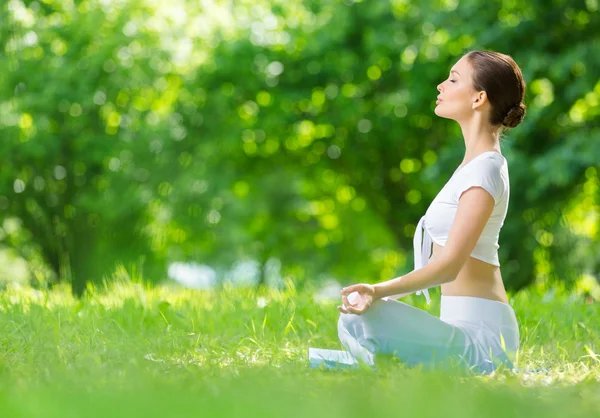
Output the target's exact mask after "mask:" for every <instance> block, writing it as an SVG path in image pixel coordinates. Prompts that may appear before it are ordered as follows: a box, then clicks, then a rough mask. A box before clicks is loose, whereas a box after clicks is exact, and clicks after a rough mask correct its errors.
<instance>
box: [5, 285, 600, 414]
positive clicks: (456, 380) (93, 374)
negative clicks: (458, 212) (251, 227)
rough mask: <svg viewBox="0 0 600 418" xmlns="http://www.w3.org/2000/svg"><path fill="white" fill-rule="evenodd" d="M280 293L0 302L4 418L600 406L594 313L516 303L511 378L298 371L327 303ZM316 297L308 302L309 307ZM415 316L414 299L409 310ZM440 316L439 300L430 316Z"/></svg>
mask: <svg viewBox="0 0 600 418" xmlns="http://www.w3.org/2000/svg"><path fill="white" fill-rule="evenodd" d="M314 295H315V292H314V291H311V290H305V291H301V292H298V291H297V290H296V288H295V287H294V286H293V284H292V283H291V282H287V284H286V287H285V288H284V289H283V290H268V291H267V290H262V291H255V290H253V289H236V288H232V287H225V288H224V289H220V290H211V291H206V290H202V291H200V290H189V289H181V288H177V287H168V286H165V287H154V288H153V287H148V286H145V285H143V284H140V283H133V282H127V281H116V282H114V283H112V284H110V285H107V286H101V287H98V288H91V289H90V292H89V294H88V295H87V296H86V297H85V298H83V299H82V300H77V299H74V298H73V297H72V296H71V294H70V290H69V289H68V288H67V287H57V288H55V289H54V290H52V291H44V292H42V291H39V290H35V289H32V288H29V287H16V286H10V287H8V288H7V289H5V290H4V291H3V292H2V293H1V294H0V343H1V350H0V351H1V357H0V392H1V393H2V395H0V408H1V409H2V410H3V411H9V412H11V413H9V414H8V415H7V414H4V415H3V416H35V417H46V416H61V417H67V416H73V417H75V416H158V415H161V416H181V415H182V414H195V415H203V416H204V415H206V416H224V415H240V416H254V415H256V416H259V415H260V416H263V415H265V414H266V415H278V416H307V415H318V416H341V415H348V414H350V415H353V416H355V415H361V416H372V415H373V416H381V415H384V416H397V415H399V414H401V415H402V416H433V415H436V416H439V414H442V413H443V414H445V415H448V414H449V415H450V416H460V417H463V416H473V417H475V416H477V417H479V416H498V417H504V416H514V415H525V414H530V413H536V414H543V416H562V415H566V416H579V415H581V416H583V415H585V414H587V415H588V416H589V415H590V414H591V413H592V412H593V411H597V409H598V407H599V406H600V390H599V389H600V383H599V381H600V354H596V353H597V352H598V351H600V347H599V330H598V325H597V324H598V321H597V318H598V313H599V310H600V308H599V305H598V304H594V303H588V301H586V300H585V299H582V298H580V297H578V296H577V295H576V294H552V293H547V294H546V295H541V294H540V295H536V294H534V293H532V292H528V293H525V292H524V293H519V294H517V295H516V296H514V297H512V298H511V303H512V304H513V305H514V307H515V310H516V312H517V315H518V317H519V321H520V326H521V343H522V347H521V350H520V352H519V359H518V364H517V367H518V368H519V370H520V371H519V372H514V371H508V370H503V371H499V372H497V373H494V374H492V375H490V376H473V375H469V374H468V373H460V374H458V373H457V374H448V373H443V372H441V371H423V370H421V369H420V368H415V369H408V368H406V367H404V366H402V365H401V364H397V363H390V364H389V366H388V367H381V368H379V369H378V370H375V371H373V370H367V369H365V370H352V371H324V370H315V369H310V368H308V361H307V350H308V347H319V348H332V349H338V348H340V346H339V343H338V340H337V317H338V311H337V310H336V308H335V306H336V303H337V301H327V300H323V299H315V297H314ZM316 300H318V302H317V301H316ZM411 303H415V304H416V305H418V306H420V307H425V306H424V305H423V301H422V300H421V299H415V300H412V301H411ZM427 309H429V310H430V311H431V312H432V313H434V314H438V313H439V303H438V302H437V298H435V297H434V302H433V303H432V305H431V306H429V307H427Z"/></svg>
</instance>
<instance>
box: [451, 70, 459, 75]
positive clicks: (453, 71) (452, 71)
mask: <svg viewBox="0 0 600 418" xmlns="http://www.w3.org/2000/svg"><path fill="white" fill-rule="evenodd" d="M452 73H456V74H458V75H460V73H459V72H458V71H455V70H451V71H450V74H452Z"/></svg>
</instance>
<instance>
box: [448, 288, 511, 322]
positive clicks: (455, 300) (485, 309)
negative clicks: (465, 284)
mask: <svg viewBox="0 0 600 418" xmlns="http://www.w3.org/2000/svg"><path fill="white" fill-rule="evenodd" d="M440 319H441V320H442V321H445V322H455V321H458V322H471V323H473V322H484V323H486V324H488V325H490V326H493V327H510V328H517V327H518V325H517V318H516V315H515V311H514V310H513V308H512V306H510V305H508V304H506V303H503V302H499V301H497V300H491V299H484V298H477V297H472V296H445V295H442V298H441V305H440Z"/></svg>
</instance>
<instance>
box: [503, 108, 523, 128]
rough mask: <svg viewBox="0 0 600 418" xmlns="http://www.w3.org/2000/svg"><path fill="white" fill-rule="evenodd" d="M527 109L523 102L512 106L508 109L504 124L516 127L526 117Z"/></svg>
mask: <svg viewBox="0 0 600 418" xmlns="http://www.w3.org/2000/svg"><path fill="white" fill-rule="evenodd" d="M525 109H526V108H525V105H524V104H523V103H519V104H518V105H515V106H513V107H511V108H510V109H509V111H508V114H507V115H506V116H505V117H504V120H503V121H502V125H504V126H507V127H509V128H514V127H515V126H517V125H518V124H519V123H521V121H522V120H523V118H524V117H525Z"/></svg>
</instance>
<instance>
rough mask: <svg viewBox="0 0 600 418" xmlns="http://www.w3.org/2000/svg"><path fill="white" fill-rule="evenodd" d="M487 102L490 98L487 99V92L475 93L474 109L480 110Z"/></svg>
mask: <svg viewBox="0 0 600 418" xmlns="http://www.w3.org/2000/svg"><path fill="white" fill-rule="evenodd" d="M487 101H488V98H487V93H486V92H485V90H481V91H478V92H477V93H475V96H474V98H473V104H472V108H473V109H480V108H481V106H483V105H484V104H485V102H487Z"/></svg>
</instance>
